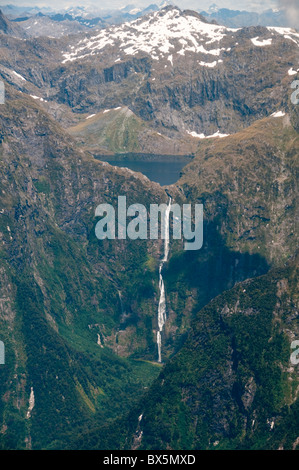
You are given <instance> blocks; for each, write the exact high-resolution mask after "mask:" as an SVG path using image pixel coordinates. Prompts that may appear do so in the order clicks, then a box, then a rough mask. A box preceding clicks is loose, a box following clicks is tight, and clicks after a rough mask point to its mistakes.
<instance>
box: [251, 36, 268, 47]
mask: <svg viewBox="0 0 299 470" xmlns="http://www.w3.org/2000/svg"><path fill="white" fill-rule="evenodd" d="M251 42H252V44H254V45H255V46H259V47H263V46H271V44H272V38H270V39H262V41H259V36H257V37H256V38H252V39H251Z"/></svg>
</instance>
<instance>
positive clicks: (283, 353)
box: [71, 259, 299, 450]
mask: <svg viewBox="0 0 299 470" xmlns="http://www.w3.org/2000/svg"><path fill="white" fill-rule="evenodd" d="M297 309H298V259H297V260H295V259H293V260H292V261H291V262H290V264H289V265H288V266H285V267H284V268H281V269H279V268H277V269H274V270H272V271H271V272H269V273H268V274H266V275H264V276H261V277H257V278H255V279H252V280H248V281H245V282H242V283H240V284H237V285H236V286H235V287H234V288H233V289H231V290H229V291H226V292H224V293H222V294H221V295H219V296H218V297H216V298H215V299H213V300H212V301H211V302H210V303H209V304H208V305H207V306H206V307H204V308H203V309H201V310H200V311H199V312H198V313H197V314H196V316H195V318H194V320H193V321H192V325H191V329H190V331H189V334H188V337H187V339H186V341H185V343H184V345H183V347H182V348H181V350H180V352H179V353H178V354H177V355H176V356H175V357H174V358H172V359H171V360H170V361H169V362H168V363H167V364H166V366H165V367H164V369H163V370H162V372H161V373H160V375H159V377H158V378H157V379H156V381H155V382H154V384H153V385H152V387H151V388H150V390H149V392H148V393H147V394H146V395H145V396H144V398H143V399H142V400H141V401H140V403H139V405H138V406H137V407H134V409H133V410H132V411H131V412H130V414H129V416H128V417H127V418H126V419H122V420H117V421H116V422H115V424H114V426H113V429H110V428H109V427H104V428H102V427H99V428H97V429H96V430H94V431H89V432H85V433H83V434H82V436H80V438H79V439H77V440H75V441H74V442H73V444H72V446H71V447H72V448H78V449H92V448H101V449H114V448H122V449H147V450H154V449H160V450H162V449H168V450H169V449H177V450H185V449H186V450H192V449H210V450H211V449H259V450H262V449H278V448H280V449H293V448H296V446H297V445H298V440H297V436H298V385H299V384H298V369H297V367H296V366H295V365H292V363H291V362H290V356H291V353H292V349H291V342H292V341H293V339H294V338H295V337H298V333H299V331H298V321H297V320H296V315H297ZM141 416H142V417H141ZM140 418H141V419H140Z"/></svg>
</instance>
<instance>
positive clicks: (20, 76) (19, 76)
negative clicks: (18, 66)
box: [12, 70, 26, 82]
mask: <svg viewBox="0 0 299 470" xmlns="http://www.w3.org/2000/svg"><path fill="white" fill-rule="evenodd" d="M12 73H13V74H14V75H15V76H16V77H18V78H20V79H21V80H23V82H26V78H24V77H23V76H22V75H20V74H19V73H17V72H15V71H14V70H13V72H12Z"/></svg>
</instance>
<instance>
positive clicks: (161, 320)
mask: <svg viewBox="0 0 299 470" xmlns="http://www.w3.org/2000/svg"><path fill="white" fill-rule="evenodd" d="M170 209H171V198H169V203H168V206H167V209H166V211H165V221H164V226H163V228H164V234H163V235H164V256H163V258H162V260H161V262H160V265H159V291H160V299H159V306H158V331H157V345H158V362H162V337H161V333H162V331H163V328H164V325H165V322H166V297H165V286H164V281H163V276H162V268H163V265H164V263H166V261H167V260H168V255H169V217H170Z"/></svg>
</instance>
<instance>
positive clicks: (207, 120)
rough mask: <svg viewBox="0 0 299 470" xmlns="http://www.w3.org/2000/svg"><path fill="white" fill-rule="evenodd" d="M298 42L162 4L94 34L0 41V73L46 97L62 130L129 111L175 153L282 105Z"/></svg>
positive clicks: (142, 139)
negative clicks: (94, 117) (107, 112)
mask: <svg viewBox="0 0 299 470" xmlns="http://www.w3.org/2000/svg"><path fill="white" fill-rule="evenodd" d="M298 42H299V39H298V33H296V32H295V30H291V29H288V28H285V29H284V28H280V29H279V28H276V29H275V28H262V27H250V28H243V29H230V28H225V27H222V26H218V25H215V24H209V23H207V22H206V21H204V20H203V18H202V17H201V16H200V15H196V14H194V13H192V12H190V11H185V12H182V11H180V10H179V9H178V8H174V7H170V8H166V9H163V10H161V11H160V12H155V13H152V14H150V15H148V16H146V17H143V18H140V19H138V20H136V21H134V22H131V23H125V24H123V25H120V26H116V27H110V28H107V29H104V30H101V31H100V32H98V33H97V34H95V33H91V34H87V35H85V34H84V35H82V34H81V35H80V34H79V35H73V36H69V37H64V38H61V39H51V38H38V39H34V40H27V41H26V43H24V41H17V40H16V39H13V38H10V37H7V40H6V43H5V45H4V47H3V49H2V51H3V56H2V58H1V61H0V62H1V66H0V72H1V74H2V75H3V76H4V78H5V79H6V80H8V81H9V82H10V83H13V84H14V86H16V87H17V88H18V89H19V90H20V91H23V92H25V93H28V94H31V95H34V96H36V97H37V98H42V99H43V100H46V101H44V102H42V105H43V106H44V107H45V109H47V110H48V111H49V112H50V113H51V114H52V115H53V116H54V117H55V119H57V120H58V121H59V122H60V123H61V124H62V125H63V126H64V127H70V126H71V125H75V124H78V121H79V122H82V121H83V122H84V120H85V118H86V116H88V115H91V114H97V113H99V112H100V111H104V110H107V109H114V108H118V107H128V108H129V109H130V110H131V111H132V112H133V113H134V114H135V115H136V116H137V117H138V118H139V119H141V120H142V121H143V122H144V124H145V125H146V126H149V127H150V128H152V129H153V130H154V131H155V132H159V133H161V134H162V135H165V136H166V137H168V138H172V139H173V140H174V141H177V142H178V148H180V147H181V146H180V140H181V139H187V140H189V141H192V138H191V134H190V133H195V134H198V135H201V134H204V135H206V136H208V135H213V134H214V133H215V132H217V131H219V132H221V133H222V134H232V133H235V132H237V131H239V130H241V129H242V128H244V127H247V126H248V125H249V124H251V123H253V122H254V121H255V120H257V119H261V118H263V117H266V116H269V115H270V114H271V113H273V112H274V111H277V109H278V108H279V107H280V106H283V105H284V104H285V103H286V96H287V94H288V88H289V86H290V79H291V77H290V75H289V71H290V70H294V71H296V70H297V68H298ZM25 56H26V59H25ZM292 67H293V68H292ZM12 71H16V72H17V73H18V74H19V75H21V76H22V77H23V78H24V79H25V80H20V79H19V80H18V79H17V77H16V76H11V72H12ZM101 137H102V141H103V137H104V132H103V133H102V135H101ZM100 140H101V139H100ZM115 143H117V142H115ZM144 144H145V145H146V144H147V135H143V133H142V129H140V133H139V145H140V148H142V146H143V145H144ZM161 146H162V142H161ZM104 147H106V148H107V145H104ZM192 147H193V142H190V150H189V151H188V152H187V153H191V152H192ZM114 148H116V149H118V147H117V145H115V147H114ZM97 153H98V154H100V153H101V151H98V152H97ZM160 153H164V152H161V151H160Z"/></svg>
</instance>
